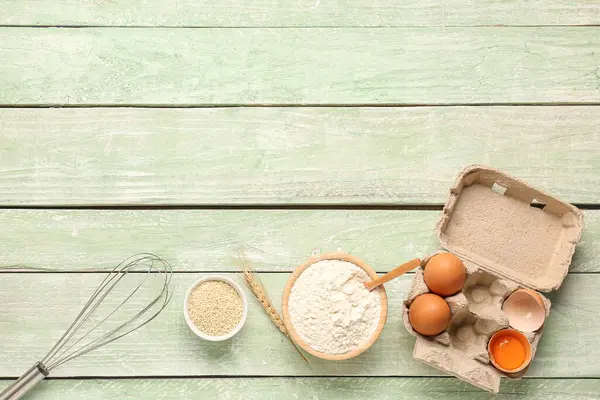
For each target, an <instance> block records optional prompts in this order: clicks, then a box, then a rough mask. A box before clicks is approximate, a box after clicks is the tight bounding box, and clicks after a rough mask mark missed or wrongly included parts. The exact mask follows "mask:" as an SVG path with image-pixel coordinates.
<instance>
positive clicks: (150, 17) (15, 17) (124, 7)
mask: <svg viewBox="0 0 600 400" xmlns="http://www.w3.org/2000/svg"><path fill="white" fill-rule="evenodd" d="M2 10H3V12H2V14H0V24H1V25H61V26H73V25H75V26H82V25H94V26H199V27H214V26H239V27H241V26H245V27H265V26H273V27H274V26H339V27H356V26H447V25H455V26H472V25H591V24H599V23H600V2H598V1H596V0H588V1H585V0H577V1H570V2H564V1H560V0H541V1H536V2H531V1H526V0H512V1H502V2H499V1H494V0H481V1H477V2H470V1H467V0H449V1H444V2H443V3H442V2H439V1H435V0H423V1H418V2H417V1H403V2H398V1H394V0H381V1H378V2H372V1H369V0H352V1H350V0H333V1H322V0H286V1H277V0H255V1H253V2H252V3H251V4H248V3H247V2H244V1H240V0H226V1H222V2H218V3H215V2H211V1H208V0H196V1H194V0H179V1H177V3H176V4H172V3H165V2H161V1H159V0H140V1H135V2H132V1H127V0H114V1H110V2H81V1H77V0H60V1H54V2H53V1H51V0H41V1H39V0H38V1H36V0H4V1H3V2H2Z"/></svg>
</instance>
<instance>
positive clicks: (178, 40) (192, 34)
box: [0, 27, 600, 105]
mask: <svg viewBox="0 0 600 400" xmlns="http://www.w3.org/2000/svg"><path fill="white" fill-rule="evenodd" d="M0 43H5V44H4V45H3V46H2V47H0V59H2V60H3V62H2V64H0V104H1V105H28V104H31V105H34V104H35V105H65V104H69V105H73V104H78V105H90V104H102V105H136V104H137V105H139V104H146V105H215V104H383V103H393V104H440V103H443V104H446V103H486V104H487V103H513V102H524V103H530V102H534V103H536V102H561V103H565V102H566V103H568V102H575V103H581V102H598V101H600V84H599V82H600V80H599V72H598V71H599V68H600V53H598V52H597V51H596V50H597V49H598V48H599V47H600V35H598V28H596V27H579V28H563V27H553V28H500V27H488V28H369V29H360V28H344V29H337V28H305V29H298V28H290V29H269V28H257V29H241V28H240V29H216V28H215V29H162V28H157V29H136V28H132V29H110V28H84V29H56V28H47V29H43V28H38V29H27V28H3V29H1V30H0Z"/></svg>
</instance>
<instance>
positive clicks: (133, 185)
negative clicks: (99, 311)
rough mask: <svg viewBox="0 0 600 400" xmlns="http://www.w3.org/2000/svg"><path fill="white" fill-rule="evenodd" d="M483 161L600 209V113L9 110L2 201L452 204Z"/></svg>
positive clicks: (1, 144) (1, 157) (1, 140)
mask: <svg viewBox="0 0 600 400" xmlns="http://www.w3.org/2000/svg"><path fill="white" fill-rule="evenodd" d="M0 68H2V67H1V66H0ZM0 80H2V78H1V77H0ZM0 96H2V94H0ZM473 163H478V164H485V165H491V166H494V167H496V168H498V169H501V170H503V171H506V172H508V173H511V174H514V175H516V176H518V177H520V178H522V179H524V180H526V181H527V182H529V183H530V184H532V185H534V186H535V187H538V188H540V189H542V190H545V191H548V192H549V193H552V194H554V195H556V196H558V197H561V198H563V199H565V200H567V201H570V202H576V203H598V202H599V201H600V175H599V174H598V173H597V171H598V168H600V112H599V108H598V107H593V106H579V107H574V106H573V107H415V108H218V109H144V108H133V109H129V108H127V109H113V108H108V109H107V108H83V109H0V191H1V192H2V196H0V205H66V206H72V205H104V204H111V205H112V204H118V205H132V204H154V205H161V204H162V205H173V204H193V205H197V204H398V205H402V204H424V203H425V204H443V203H444V201H445V200H446V196H447V193H448V189H449V188H450V186H451V185H452V184H453V182H454V179H455V177H456V176H457V175H458V173H459V171H460V170H461V169H462V168H464V167H465V166H466V165H468V164H473Z"/></svg>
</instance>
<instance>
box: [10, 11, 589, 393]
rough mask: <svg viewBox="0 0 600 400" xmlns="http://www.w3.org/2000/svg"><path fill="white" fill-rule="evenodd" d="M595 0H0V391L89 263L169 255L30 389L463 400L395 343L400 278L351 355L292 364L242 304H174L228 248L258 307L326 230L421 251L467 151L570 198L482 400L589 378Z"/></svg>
mask: <svg viewBox="0 0 600 400" xmlns="http://www.w3.org/2000/svg"><path fill="white" fill-rule="evenodd" d="M599 106H600V1H598V0H572V1H562V0H540V1H535V2H532V1H527V0H510V1H498V0H481V1H468V0H450V1H436V0H421V1H405V0H381V1H377V2H373V1H370V0H369V1H367V0H352V1H350V0H331V1H330V0H281V1H278V0H255V1H250V2H248V1H240V0H225V1H221V2H214V1H213V2H209V1H205V0H179V1H175V2H165V1H159V0H140V1H129V0H113V1H106V2H104V1H102V2H100V1H98V2H91V1H90V2H82V1H79V0H0V193H1V195H0V231H1V233H2V235H1V237H2V240H0V265H3V266H14V265H20V266H27V267H30V268H31V267H35V268H43V269H44V270H43V271H41V270H39V271H36V272H31V271H29V272H23V271H21V270H15V269H14V268H11V269H2V270H1V271H0V335H1V340H0V389H2V388H4V387H6V386H7V385H9V383H10V382H11V380H13V379H14V378H16V377H17V376H18V375H20V374H21V373H22V372H24V371H25V370H26V369H27V368H28V367H29V366H30V365H31V364H32V363H33V362H34V361H35V360H37V358H39V357H40V356H41V355H43V354H45V352H46V351H47V350H48V349H49V347H50V346H51V344H53V343H54V342H55V340H56V339H57V338H58V337H59V336H60V334H61V333H62V332H63V331H64V329H65V328H66V327H67V326H68V325H69V323H70V321H71V319H72V318H73V316H74V315H75V314H76V312H77V310H78V308H79V307H80V306H81V304H82V302H83V301H84V300H85V299H86V297H87V296H88V295H89V293H90V291H91V290H92V289H93V288H94V287H95V285H96V284H97V283H98V281H99V280H100V279H101V277H102V274H101V272H100V271H101V269H102V268H105V267H107V266H111V265H114V264H116V263H117V262H118V261H120V260H121V259H122V258H124V257H127V256H129V255H130V254H133V253H136V252H139V251H151V252H155V253H157V254H160V255H161V256H163V257H165V258H167V259H168V260H170V261H171V262H172V264H173V266H174V268H175V270H176V273H175V275H174V278H173V279H174V285H175V295H174V298H173V301H172V303H171V304H170V305H169V307H168V308H167V309H166V310H165V312H164V313H163V314H162V315H161V316H160V318H159V319H157V320H156V321H155V322H154V323H153V324H152V325H151V326H149V327H148V328H147V329H143V330H140V331H138V332H137V333H135V334H133V335H131V336H129V337H127V338H124V339H123V340H122V341H120V342H117V343H114V344H112V345H109V346H107V347H105V348H102V349H100V350H98V351H96V352H94V353H91V354H89V355H87V356H85V357H83V358H80V359H78V360H75V361H74V362H72V363H70V364H65V365H64V366H63V367H62V368H61V369H60V370H56V371H55V373H54V374H53V378H52V379H50V380H48V381H46V382H44V383H43V384H42V385H41V386H40V387H39V388H38V390H37V391H36V392H35V393H33V394H32V395H31V396H30V398H31V399H61V400H71V399H183V398H188V399H200V398H219V399H221V398H222V399H282V398H289V399H360V398H370V399H440V398H444V399H448V400H450V399H481V398H491V397H492V396H491V395H489V394H487V393H485V392H483V391H481V390H479V389H476V388H474V387H472V386H470V385H468V384H465V383H462V382H460V381H459V380H457V379H454V378H452V377H449V376H446V375H443V374H441V373H439V372H438V371H436V370H434V369H432V368H429V367H427V366H424V365H422V364H419V363H416V362H414V361H413V360H412V358H411V352H412V346H413V343H414V338H413V337H411V336H409V335H408V333H407V332H406V331H405V329H404V327H403V326H402V323H401V315H400V306H401V302H402V300H403V299H404V297H405V295H406V293H407V290H408V287H409V285H410V281H411V278H412V277H411V276H410V275H409V276H404V277H402V278H400V279H398V280H397V281H395V282H393V283H391V284H390V285H389V286H388V293H389V299H390V315H389V319H388V323H387V325H386V327H385V329H384V332H383V334H382V336H381V338H380V339H379V341H378V342H377V343H376V345H375V346H374V347H373V348H372V349H371V350H370V351H368V352H367V353H365V354H363V355H361V356H360V357H358V358H355V359H353V360H349V361H345V362H325V361H322V360H318V359H314V358H311V365H310V367H309V366H307V365H305V364H304V363H303V362H302V361H301V359H300V358H299V357H298V355H297V354H296V353H295V352H294V350H293V348H292V347H291V346H290V345H289V343H288V342H287V341H286V340H285V339H284V338H283V337H282V336H281V335H280V334H279V332H278V331H277V330H276V329H275V328H274V326H273V325H272V324H271V323H270V321H269V320H268V319H267V317H266V316H265V315H264V314H263V312H262V310H261V308H260V307H259V306H258V305H257V304H256V303H254V302H252V303H251V304H250V309H249V316H248V321H247V324H246V326H245V327H244V329H243V331H242V332H241V333H240V334H239V335H238V336H236V337H235V338H234V339H233V340H231V341H229V342H227V343H221V344H215V343H206V342H202V341H200V340H199V339H197V338H196V337H195V336H193V334H192V333H191V332H190V331H189V330H188V328H187V327H186V325H185V321H184V319H183V315H182V312H181V308H182V302H183V296H184V294H185V291H186V289H187V288H188V287H189V286H190V285H191V284H192V283H193V282H194V281H195V280H196V279H198V278H199V277H201V276H202V275H204V274H209V273H214V272H218V273H221V274H231V275H233V276H234V279H238V280H239V276H238V275H237V274H236V267H235V266H234V265H233V262H232V256H233V255H234V254H235V252H236V251H237V250H238V249H239V248H240V247H243V248H245V249H247V252H248V254H249V256H250V258H251V259H252V261H254V262H255V265H256V267H257V269H259V270H260V271H261V272H264V274H261V275H262V279H263V281H264V283H265V286H266V287H267V289H268V290H269V292H270V294H271V296H272V298H273V299H274V300H275V302H276V303H277V304H279V299H280V298H281V293H282V290H283V287H284V284H285V282H286V279H287V277H288V276H289V273H290V271H292V270H293V269H294V267H295V266H296V265H298V264H300V263H301V262H302V261H304V260H305V259H306V258H307V257H308V256H310V255H311V254H313V253H314V252H324V251H335V250H338V249H342V250H344V251H347V252H350V253H352V254H354V255H357V256H358V257H360V258H363V259H365V260H366V261H367V262H368V263H369V264H371V265H372V266H374V267H375V268H376V270H377V271H379V272H385V271H388V270H390V269H391V268H393V267H394V266H396V265H397V264H398V263H400V262H403V261H406V260H408V259H410V258H413V257H415V256H422V255H425V254H429V253H431V252H432V251H434V250H436V249H438V244H437V240H436V237H435V235H434V233H433V228H434V225H435V222H436V219H437V217H438V215H439V213H440V210H441V206H442V204H443V202H444V200H445V197H446V194H447V191H448V188H449V187H450V186H451V184H452V182H453V180H454V177H455V176H456V174H457V173H458V172H459V171H460V170H461V169H462V168H463V167H464V166H465V165H468V164H473V163H481V164H487V165H491V166H494V167H496V168H498V169H501V170H503V171H506V172H509V173H512V174H514V175H516V176H518V177H520V178H522V179H524V180H526V181H528V182H529V183H531V184H532V185H534V186H536V187H538V188H541V189H543V190H546V191H548V192H550V193H552V194H554V195H556V196H558V197H560V198H562V199H564V200H567V201H569V202H572V203H575V204H576V205H578V206H579V207H580V208H582V209H584V210H585V211H584V213H585V219H586V221H585V222H586V227H585V231H584V235H583V238H582V242H581V244H580V246H579V247H578V250H577V254H576V257H575V259H574V261H573V264H572V267H571V270H570V273H569V276H568V277H567V279H566V280H565V282H564V284H563V286H562V287H561V289H560V291H558V292H556V293H553V294H551V296H550V297H551V299H552V301H553V311H552V314H551V316H550V318H549V320H548V322H547V328H546V331H545V334H544V337H543V339H542V342H541V345H540V347H539V349H538V354H537V357H536V359H535V361H534V363H533V366H532V368H531V369H530V372H529V373H528V375H527V377H526V378H525V379H522V380H520V381H510V382H507V381H504V382H503V384H502V391H501V394H499V395H498V396H497V397H495V398H498V399H512V398H519V399H521V398H526V399H540V398H543V399H556V400H558V399H560V400H563V399H564V400H566V399H577V400H580V399H599V398H600V338H599V337H600V336H599V335H600V318H599V317H598V315H599V314H600V290H598V288H599V287H600V273H599V272H600V107H599Z"/></svg>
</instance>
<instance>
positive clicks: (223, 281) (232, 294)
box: [183, 275, 248, 342]
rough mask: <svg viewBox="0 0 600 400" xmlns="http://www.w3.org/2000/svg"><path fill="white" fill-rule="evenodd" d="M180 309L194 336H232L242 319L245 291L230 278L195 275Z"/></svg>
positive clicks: (224, 337)
mask: <svg viewBox="0 0 600 400" xmlns="http://www.w3.org/2000/svg"><path fill="white" fill-rule="evenodd" d="M183 313H184V315H185V321H186V322H187V324H188V326H189V328H190V329H191V331H192V332H194V333H195V334H196V335H197V336H198V337H200V338H202V339H205V340H210V341H213V342H218V341H221V340H227V339H230V338H232V337H233V336H234V335H235V334H236V333H238V332H239V331H240V330H241V329H242V327H243V326H244V323H245V322H246V315H247V314H248V301H247V299H246V294H245V293H244V291H243V290H242V288H241V287H240V285H238V284H237V283H235V282H234V281H233V280H231V279H230V278H227V277H224V276H219V275H210V276H205V277H203V278H201V279H198V280H197V281H196V282H195V283H194V284H193V285H192V287H190V289H189V290H188V292H187V294H186V295H185V300H184V303H183Z"/></svg>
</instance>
